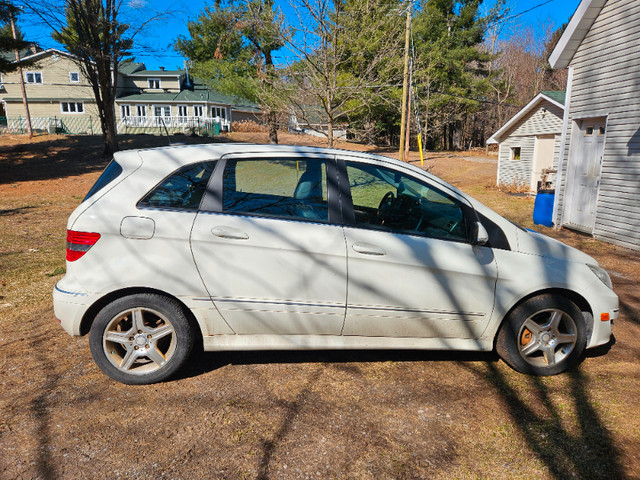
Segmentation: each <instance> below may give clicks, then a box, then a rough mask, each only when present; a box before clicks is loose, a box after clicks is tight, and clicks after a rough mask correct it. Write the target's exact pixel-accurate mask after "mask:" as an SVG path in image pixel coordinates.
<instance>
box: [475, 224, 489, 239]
mask: <svg viewBox="0 0 640 480" xmlns="http://www.w3.org/2000/svg"><path fill="white" fill-rule="evenodd" d="M474 233H475V235H474V237H475V238H474V239H473V244H474V245H486V244H487V243H488V242H489V234H488V233H487V229H486V228H484V225H482V224H481V223H480V222H476V224H475V229H474Z"/></svg>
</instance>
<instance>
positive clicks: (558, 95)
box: [540, 90, 567, 105]
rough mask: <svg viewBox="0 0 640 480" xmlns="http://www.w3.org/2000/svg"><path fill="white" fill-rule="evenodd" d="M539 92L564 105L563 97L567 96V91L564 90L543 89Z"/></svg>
mask: <svg viewBox="0 0 640 480" xmlns="http://www.w3.org/2000/svg"><path fill="white" fill-rule="evenodd" d="M540 93H542V94H543V95H546V96H547V97H549V98H550V99H552V100H555V101H556V102H558V103H561V104H562V105H564V102H565V98H566V97H567V92H565V91H564V90H562V91H557V90H545V91H543V92H540Z"/></svg>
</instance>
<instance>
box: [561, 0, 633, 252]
mask: <svg viewBox="0 0 640 480" xmlns="http://www.w3.org/2000/svg"><path fill="white" fill-rule="evenodd" d="M639 46H640V2H639V1H635V0H634V1H629V0H582V2H581V3H580V5H579V6H578V8H577V10H576V12H575V14H574V15H573V17H572V19H571V21H570V22H569V25H568V26H567V29H566V30H565V32H564V34H563V35H562V37H561V38H560V41H559V42H558V44H557V46H556V48H555V49H554V51H553V52H552V54H551V57H550V58H549V62H550V63H551V66H552V67H553V68H565V67H568V68H569V79H568V85H567V101H566V106H565V118H564V124H563V134H562V140H561V151H560V156H559V159H558V166H559V179H558V183H559V188H558V190H557V195H556V204H555V206H554V221H555V224H556V225H557V226H566V227H570V228H573V229H576V230H579V231H583V232H586V233H589V234H591V235H593V236H594V237H596V238H598V239H601V240H605V241H609V242H611V243H615V244H618V245H622V246H625V247H629V248H633V249H636V250H640V54H639Z"/></svg>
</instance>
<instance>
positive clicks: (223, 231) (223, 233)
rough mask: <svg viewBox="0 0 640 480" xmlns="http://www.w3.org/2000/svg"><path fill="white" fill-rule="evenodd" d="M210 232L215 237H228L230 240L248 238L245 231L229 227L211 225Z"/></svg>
mask: <svg viewBox="0 0 640 480" xmlns="http://www.w3.org/2000/svg"><path fill="white" fill-rule="evenodd" d="M211 233H213V234H214V235H215V236H216V237H220V238H229V239H231V240H247V239H248V238H249V235H247V234H246V233H244V232H242V231H240V230H236V229H235V228H231V227H213V228H212V229H211Z"/></svg>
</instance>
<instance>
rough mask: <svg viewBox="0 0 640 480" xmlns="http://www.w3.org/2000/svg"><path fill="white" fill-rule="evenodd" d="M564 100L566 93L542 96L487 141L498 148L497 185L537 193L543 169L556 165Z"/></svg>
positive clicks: (553, 92) (536, 98) (539, 95)
mask: <svg viewBox="0 0 640 480" xmlns="http://www.w3.org/2000/svg"><path fill="white" fill-rule="evenodd" d="M564 100H565V92H557V91H545V92H541V93H539V94H538V95H536V97H535V98H534V99H533V100H531V101H530V102H529V103H528V104H527V106H525V107H524V108H523V109H522V110H520V111H519V112H518V113H517V114H516V115H514V116H513V117H512V118H511V119H510V120H509V121H508V122H507V123H505V124H504V126H503V127H502V128H500V130H498V131H497V132H496V133H494V134H493V135H492V136H491V138H489V140H487V144H498V145H499V153H498V179H497V183H498V185H509V186H514V187H518V188H520V189H528V190H530V191H533V192H535V191H537V190H538V187H539V185H540V182H541V178H542V170H543V169H551V168H555V167H556V166H557V162H556V161H555V159H557V158H558V152H559V150H560V139H561V134H562V119H563V117H564ZM549 178H550V179H552V178H553V177H549ZM548 186H549V185H543V186H542V187H543V188H545V187H548Z"/></svg>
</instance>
